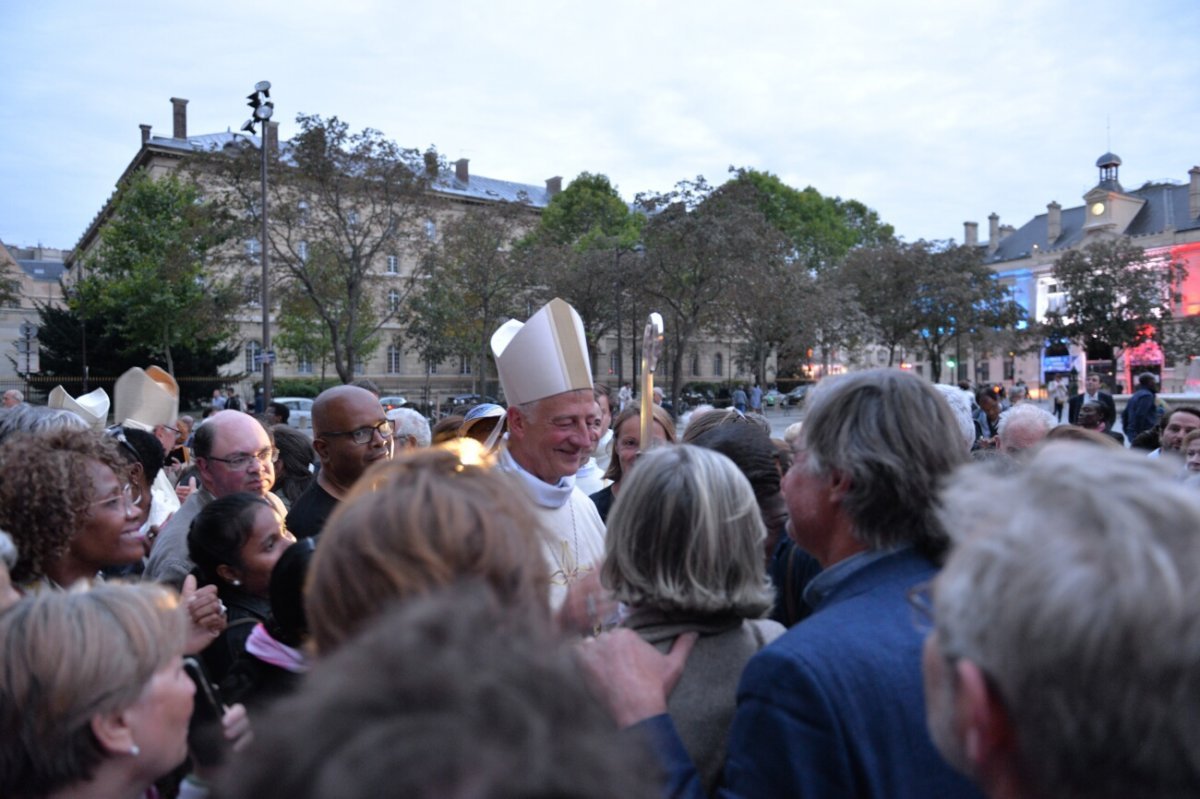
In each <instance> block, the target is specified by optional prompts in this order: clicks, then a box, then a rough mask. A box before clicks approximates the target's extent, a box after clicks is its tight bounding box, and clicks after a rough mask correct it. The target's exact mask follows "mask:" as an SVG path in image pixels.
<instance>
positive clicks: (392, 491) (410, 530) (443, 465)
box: [305, 439, 549, 655]
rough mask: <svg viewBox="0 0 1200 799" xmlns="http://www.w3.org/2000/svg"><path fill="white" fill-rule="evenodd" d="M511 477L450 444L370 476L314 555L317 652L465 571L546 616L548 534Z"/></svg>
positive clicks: (311, 597) (309, 600)
mask: <svg viewBox="0 0 1200 799" xmlns="http://www.w3.org/2000/svg"><path fill="white" fill-rule="evenodd" d="M468 445H474V446H475V447H476V449H478V447H477V445H476V442H474V441H470V440H469V439H468V440H465V441H464V443H463V444H462V445H461V446H463V447H466V446H468ZM510 480H511V478H510V477H509V476H508V475H506V474H504V473H503V472H500V471H498V470H495V469H492V468H490V467H489V466H488V465H478V463H477V462H476V464H475V465H472V464H471V463H464V461H463V460H462V459H460V457H459V454H458V453H457V451H455V450H454V449H451V448H449V447H447V448H434V449H425V450H416V451H413V452H411V453H405V454H402V455H400V456H398V457H397V458H395V459H394V460H392V461H389V462H385V463H381V464H378V465H377V466H375V467H374V468H373V469H372V470H371V471H369V472H368V473H367V474H366V475H364V477H363V479H362V480H361V481H359V484H358V485H356V486H355V488H354V490H353V491H352V493H351V494H350V496H348V497H347V498H346V500H345V501H343V502H342V503H341V504H340V505H339V506H338V508H337V510H336V511H334V513H333V515H332V516H330V518H329V520H328V522H326V524H325V527H324V529H323V531H322V534H321V539H322V543H321V548H320V549H319V550H318V552H317V553H316V556H315V557H314V558H313V563H312V567H311V571H310V576H309V581H308V587H307V589H306V592H305V603H306V611H307V615H308V622H309V627H310V630H311V632H312V636H313V642H314V644H315V645H316V648H317V650H318V651H319V652H321V653H322V655H324V654H326V653H328V652H329V651H331V650H332V649H334V648H336V647H337V646H339V645H341V644H342V643H343V642H344V641H346V640H347V639H349V638H351V637H352V636H353V635H354V634H355V633H356V632H357V631H358V630H359V629H360V628H361V627H362V626H364V625H365V624H367V623H368V622H369V621H370V619H371V618H373V617H374V616H376V615H377V614H378V613H379V612H380V611H381V610H382V609H383V608H384V607H385V606H386V605H388V604H390V603H392V602H395V601H398V600H406V599H409V598H411V597H413V596H416V595H420V594H425V593H428V592H429V591H432V590H434V589H436V588H438V587H441V586H444V585H448V584H450V583H453V582H455V581H457V580H461V579H466V578H477V579H482V580H483V581H484V582H486V583H487V584H488V585H489V586H490V587H491V589H492V590H493V591H494V592H495V593H496V594H497V596H498V597H500V599H501V600H502V601H503V602H505V603H506V604H508V605H511V606H513V607H526V606H531V607H534V608H537V609H538V611H539V612H541V613H544V614H548V613H549V605H548V579H549V578H548V577H547V575H546V568H545V564H544V562H543V560H542V551H541V547H542V535H543V533H542V531H541V527H540V526H539V524H538V522H537V520H536V518H535V517H534V515H533V512H532V510H531V509H530V508H529V507H528V505H527V503H526V502H525V501H524V499H523V498H524V494H523V492H521V491H520V490H514V485H513V483H512V482H510Z"/></svg>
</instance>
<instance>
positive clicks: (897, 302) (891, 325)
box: [837, 241, 1025, 382]
mask: <svg viewBox="0 0 1200 799" xmlns="http://www.w3.org/2000/svg"><path fill="white" fill-rule="evenodd" d="M837 276H838V279H839V280H840V281H841V282H842V283H843V284H844V285H846V286H850V287H852V288H853V290H854V292H855V295H856V298H857V301H858V305H859V307H861V308H862V309H863V311H864V313H865V315H866V319H867V320H868V321H869V323H870V325H871V327H872V329H873V334H874V338H875V339H876V340H877V341H878V342H880V343H881V344H882V345H883V346H885V347H887V350H888V364H889V365H892V364H894V363H895V361H896V358H897V356H898V354H899V353H900V352H901V351H902V350H903V348H905V347H911V348H913V349H916V350H918V351H919V352H921V353H922V354H923V355H924V356H925V358H926V359H927V360H928V361H929V362H930V367H931V376H932V378H933V380H934V381H935V382H936V381H938V380H940V379H941V370H942V365H943V364H944V362H945V359H946V357H947V356H948V354H949V353H950V351H951V348H952V347H953V348H954V350H955V351H957V350H958V348H959V347H960V346H961V344H963V343H964V342H965V343H967V345H968V346H970V344H971V342H973V341H977V340H979V339H980V338H981V337H982V336H984V335H985V334H989V333H995V332H996V331H1009V332H1012V331H1014V329H1015V328H1016V326H1017V324H1018V323H1019V322H1021V321H1022V320H1023V319H1024V317H1025V312H1024V309H1022V308H1021V306H1020V305H1018V304H1017V303H1016V302H1013V301H1012V299H1011V298H1010V297H1009V295H1008V290H1007V288H1006V287H1005V286H1004V285H1003V284H1001V283H1000V282H999V281H998V280H997V279H996V276H995V273H994V272H992V270H991V269H989V268H988V267H987V266H986V265H985V264H984V263H983V262H982V261H981V260H980V258H979V253H978V252H977V251H976V250H975V248H972V247H966V246H954V245H953V243H950V242H927V241H917V242H914V243H911V244H909V243H894V242H893V243H888V244H885V245H883V246H881V247H871V248H864V249H859V250H855V251H854V252H851V253H850V254H849V255H848V256H847V257H846V260H845V262H844V263H843V264H842V265H841V267H840V268H839V269H838V273H837Z"/></svg>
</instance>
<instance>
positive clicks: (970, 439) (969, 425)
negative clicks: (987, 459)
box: [934, 383, 975, 452]
mask: <svg viewBox="0 0 1200 799" xmlns="http://www.w3.org/2000/svg"><path fill="white" fill-rule="evenodd" d="M934 388H936V389H937V390H938V391H940V392H941V394H942V399H944V400H946V404H947V405H949V406H950V411H951V413H953V414H954V419H955V421H957V422H958V432H959V433H960V434H961V435H962V438H963V444H964V446H965V447H966V450H967V452H970V451H971V447H973V446H974V445H975V420H974V418H973V417H972V416H971V400H970V396H971V395H970V394H968V393H967V392H966V391H963V390H962V389H961V388H956V387H954V386H949V385H946V384H945V383H938V384H937V385H935V386H934Z"/></svg>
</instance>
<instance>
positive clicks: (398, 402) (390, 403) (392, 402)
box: [379, 396, 408, 411]
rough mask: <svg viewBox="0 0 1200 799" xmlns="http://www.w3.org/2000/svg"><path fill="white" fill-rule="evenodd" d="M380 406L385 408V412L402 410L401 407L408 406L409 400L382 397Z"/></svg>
mask: <svg viewBox="0 0 1200 799" xmlns="http://www.w3.org/2000/svg"><path fill="white" fill-rule="evenodd" d="M379 404H380V405H382V406H383V409H384V410H385V411H391V410H395V409H396V408H401V407H403V406H405V405H407V404H408V400H406V399H405V398H404V397H398V396H393V397H380V398H379Z"/></svg>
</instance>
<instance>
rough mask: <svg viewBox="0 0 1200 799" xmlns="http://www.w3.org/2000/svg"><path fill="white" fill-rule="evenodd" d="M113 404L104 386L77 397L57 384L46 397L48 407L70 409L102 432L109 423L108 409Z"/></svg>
mask: <svg viewBox="0 0 1200 799" xmlns="http://www.w3.org/2000/svg"><path fill="white" fill-rule="evenodd" d="M111 404H112V401H111V400H110V399H109V398H108V392H107V391H105V390H104V389H102V388H98V389H96V390H95V391H89V392H88V393H87V394H82V395H80V397H79V398H78V399H76V398H75V397H72V396H71V395H70V394H68V393H67V390H66V389H65V388H63V387H62V386H55V387H54V388H53V389H52V390H51V391H50V396H49V397H48V398H47V399H46V407H48V408H59V409H61V410H64V411H70V412H71V413H73V414H75V415H76V416H78V417H79V418H81V419H83V420H84V421H85V422H87V423H88V425H90V426H91V427H92V428H93V429H95V430H98V431H101V432H103V431H104V428H105V427H106V426H107V425H108V409H109V406H110V405H111Z"/></svg>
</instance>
